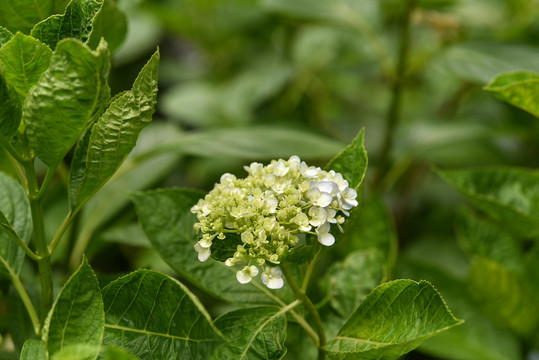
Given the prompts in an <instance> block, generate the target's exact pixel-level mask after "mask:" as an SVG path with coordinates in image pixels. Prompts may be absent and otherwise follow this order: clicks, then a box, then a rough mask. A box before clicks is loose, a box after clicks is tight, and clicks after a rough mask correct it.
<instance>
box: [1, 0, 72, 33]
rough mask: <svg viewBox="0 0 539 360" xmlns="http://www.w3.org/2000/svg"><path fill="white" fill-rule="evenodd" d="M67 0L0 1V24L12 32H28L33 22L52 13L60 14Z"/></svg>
mask: <svg viewBox="0 0 539 360" xmlns="http://www.w3.org/2000/svg"><path fill="white" fill-rule="evenodd" d="M68 1H69V0H39V1H35V0H3V1H0V24H2V25H3V26H5V27H6V28H7V29H8V30H10V31H11V32H13V33H16V32H17V31H22V32H24V33H28V32H29V31H30V29H31V28H32V27H33V26H34V24H36V23H38V22H39V21H41V20H43V19H46V18H47V17H49V16H50V15H53V14H61V13H63V12H64V8H65V6H66V4H67V3H68Z"/></svg>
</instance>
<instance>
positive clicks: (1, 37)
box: [0, 26, 13, 48]
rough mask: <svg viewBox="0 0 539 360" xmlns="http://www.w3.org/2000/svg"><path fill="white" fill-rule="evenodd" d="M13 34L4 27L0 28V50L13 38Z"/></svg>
mask: <svg viewBox="0 0 539 360" xmlns="http://www.w3.org/2000/svg"><path fill="white" fill-rule="evenodd" d="M12 37H13V34H12V33H11V32H10V31H9V30H8V29H6V28H5V27H3V26H0V48H1V47H2V46H4V45H5V44H6V43H7V42H8V41H9V40H10V39H11V38H12Z"/></svg>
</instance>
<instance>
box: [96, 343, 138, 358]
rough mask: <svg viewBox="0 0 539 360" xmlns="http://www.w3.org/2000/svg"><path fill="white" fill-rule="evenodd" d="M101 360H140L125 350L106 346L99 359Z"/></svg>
mask: <svg viewBox="0 0 539 360" xmlns="http://www.w3.org/2000/svg"><path fill="white" fill-rule="evenodd" d="M98 359H99V360H140V359H139V358H137V357H136V356H134V355H131V354H130V353H128V352H127V351H125V350H124V349H121V348H118V347H116V346H104V347H103V352H102V354H101V355H100V357H99V358H98Z"/></svg>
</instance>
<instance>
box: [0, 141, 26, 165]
mask: <svg viewBox="0 0 539 360" xmlns="http://www.w3.org/2000/svg"><path fill="white" fill-rule="evenodd" d="M0 145H2V146H3V147H4V148H5V149H6V150H7V151H8V152H9V154H10V155H11V156H13V158H14V159H15V160H17V161H18V162H19V163H21V164H22V163H24V162H26V161H27V159H25V158H24V157H23V156H22V155H21V154H19V152H18V151H17V150H16V149H15V148H14V147H13V145H11V143H10V142H9V140H8V139H6V138H5V137H4V135H2V134H0Z"/></svg>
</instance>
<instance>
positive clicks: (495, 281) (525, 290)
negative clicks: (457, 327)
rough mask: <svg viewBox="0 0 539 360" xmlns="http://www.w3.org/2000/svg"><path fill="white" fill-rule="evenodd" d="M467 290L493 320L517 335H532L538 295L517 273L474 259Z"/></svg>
mask: <svg viewBox="0 0 539 360" xmlns="http://www.w3.org/2000/svg"><path fill="white" fill-rule="evenodd" d="M470 289H471V290H470V291H471V293H472V295H473V296H474V298H475V299H476V300H477V302H478V303H479V304H480V305H481V307H482V308H483V309H484V310H485V312H486V313H487V314H488V315H490V316H491V317H492V318H493V319H495V321H496V322H497V323H498V324H499V325H502V326H504V327H509V328H511V329H513V330H515V331H517V332H518V333H520V334H524V335H531V334H532V332H533V331H535V330H536V329H537V325H538V324H539V307H537V304H539V294H537V293H536V292H535V291H534V289H533V288H532V287H531V286H530V284H529V283H528V282H526V280H525V279H524V278H523V277H522V276H521V275H519V274H515V273H512V272H510V271H508V270H507V269H506V268H504V267H503V266H501V265H499V264H497V263H495V262H493V261H490V260H487V259H484V258H477V259H476V260H475V261H474V262H473V263H472V267H471V269H470Z"/></svg>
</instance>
